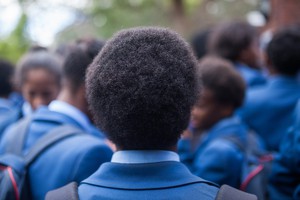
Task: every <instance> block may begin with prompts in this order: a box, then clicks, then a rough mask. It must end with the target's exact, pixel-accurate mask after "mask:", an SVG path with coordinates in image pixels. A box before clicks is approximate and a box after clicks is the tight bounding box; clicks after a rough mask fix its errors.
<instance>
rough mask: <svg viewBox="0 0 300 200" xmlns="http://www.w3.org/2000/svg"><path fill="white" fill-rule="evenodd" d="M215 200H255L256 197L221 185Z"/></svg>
mask: <svg viewBox="0 0 300 200" xmlns="http://www.w3.org/2000/svg"><path fill="white" fill-rule="evenodd" d="M216 200H257V197H256V196H255V195H253V194H249V193H246V192H243V191H240V190H237V189H235V188H233V187H230V186H228V185H222V186H221V188H220V189H219V191H218V194H217V197H216Z"/></svg>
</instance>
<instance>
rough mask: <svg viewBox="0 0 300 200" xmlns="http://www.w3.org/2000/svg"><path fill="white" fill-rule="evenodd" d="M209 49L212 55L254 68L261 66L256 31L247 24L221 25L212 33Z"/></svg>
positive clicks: (231, 23) (236, 22)
mask: <svg viewBox="0 0 300 200" xmlns="http://www.w3.org/2000/svg"><path fill="white" fill-rule="evenodd" d="M208 49H209V52H210V53H211V54H214V55H216V56H220V57H222V58H225V59H228V60H230V61H231V62H233V63H235V62H241V63H244V64H247V65H249V66H250V67H253V68H258V67H259V64H260V57H261V56H260V49H259V42H258V36H257V33H256V30H255V28H254V27H252V26H251V25H249V24H248V23H247V22H241V21H233V22H227V23H223V24H220V25H219V26H217V27H216V28H215V29H214V30H213V31H212V33H211V37H210V39H209V44H208Z"/></svg>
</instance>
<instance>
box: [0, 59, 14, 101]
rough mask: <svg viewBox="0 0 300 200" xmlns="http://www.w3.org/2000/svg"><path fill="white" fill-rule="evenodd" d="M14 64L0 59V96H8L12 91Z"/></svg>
mask: <svg viewBox="0 0 300 200" xmlns="http://www.w3.org/2000/svg"><path fill="white" fill-rule="evenodd" d="M13 76H14V66H13V65H12V64H11V63H10V62H8V61H6V60H4V59H0V97H3V98H4V97H5V98H6V97H8V96H9V94H10V93H11V92H12V91H13Z"/></svg>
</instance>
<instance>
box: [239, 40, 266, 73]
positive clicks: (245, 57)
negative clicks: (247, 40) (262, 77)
mask: <svg viewBox="0 0 300 200" xmlns="http://www.w3.org/2000/svg"><path fill="white" fill-rule="evenodd" d="M262 58H263V52H262V50H261V49H260V48H259V42H258V39H254V40H253V42H252V44H251V45H250V46H249V47H248V48H247V49H245V50H244V51H243V52H242V54H241V61H242V62H243V63H245V64H247V65H248V66H249V67H252V68H256V69H259V68H261V67H262V62H263V61H262Z"/></svg>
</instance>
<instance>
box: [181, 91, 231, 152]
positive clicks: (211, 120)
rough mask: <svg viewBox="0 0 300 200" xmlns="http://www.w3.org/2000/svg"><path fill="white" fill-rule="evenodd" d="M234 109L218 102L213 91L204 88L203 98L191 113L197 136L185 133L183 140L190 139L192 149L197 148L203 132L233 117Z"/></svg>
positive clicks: (188, 132) (191, 120)
mask: <svg viewBox="0 0 300 200" xmlns="http://www.w3.org/2000/svg"><path fill="white" fill-rule="evenodd" d="M233 111H234V108H233V106H232V105H226V104H222V103H220V102H218V101H217V100H216V98H215V97H214V94H213V91H211V90H209V89H207V88H204V90H203V92H202V95H201V97H200V98H199V100H198V101H197V103H196V104H195V105H194V107H193V108H192V111H191V119H190V123H191V124H192V126H193V127H194V128H195V129H196V132H195V134H192V133H191V132H190V131H188V130H187V131H185V132H184V134H183V138H185V139H190V140H191V142H192V148H193V147H196V146H197V144H196V143H197V141H199V139H200V138H201V137H202V134H203V132H205V131H207V130H209V129H210V128H211V127H213V126H214V125H215V124H216V123H217V122H219V121H220V120H222V119H224V118H226V117H229V116H231V115H232V113H233Z"/></svg>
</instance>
